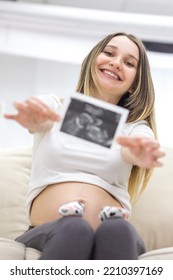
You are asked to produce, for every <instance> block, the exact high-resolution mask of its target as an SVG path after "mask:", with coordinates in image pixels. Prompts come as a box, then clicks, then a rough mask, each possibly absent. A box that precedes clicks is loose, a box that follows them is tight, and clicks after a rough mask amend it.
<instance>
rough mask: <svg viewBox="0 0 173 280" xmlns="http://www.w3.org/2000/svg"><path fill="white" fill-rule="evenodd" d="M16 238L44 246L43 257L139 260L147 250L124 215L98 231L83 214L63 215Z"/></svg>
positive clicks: (35, 246) (35, 245) (108, 221)
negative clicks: (77, 215) (82, 216)
mask: <svg viewBox="0 0 173 280" xmlns="http://www.w3.org/2000/svg"><path fill="white" fill-rule="evenodd" d="M16 241H18V242H21V243H23V244H25V245H26V246H28V247H32V248H35V249H37V250H40V251H41V252H42V255H41V257H40V259H41V260H91V259H94V260H136V259H138V256H139V255H140V254H142V253H144V252H145V246H144V243H143V241H142V240H141V238H140V237H139V235H138V233H137V232H136V230H135V229H134V227H133V226H132V225H131V224H130V223H129V222H128V221H126V220H124V219H121V218H117V219H109V220H106V221H104V222H102V223H101V225H100V226H99V227H98V228H97V230H96V231H94V230H93V229H92V228H91V226H90V225H89V224H88V223H87V222H86V221H85V220H84V219H83V218H81V217H63V218H61V219H59V220H56V221H53V222H49V223H46V224H43V225H40V226H37V227H34V228H32V229H29V230H28V231H26V232H25V233H24V234H22V235H21V236H19V237H18V238H17V239H16Z"/></svg>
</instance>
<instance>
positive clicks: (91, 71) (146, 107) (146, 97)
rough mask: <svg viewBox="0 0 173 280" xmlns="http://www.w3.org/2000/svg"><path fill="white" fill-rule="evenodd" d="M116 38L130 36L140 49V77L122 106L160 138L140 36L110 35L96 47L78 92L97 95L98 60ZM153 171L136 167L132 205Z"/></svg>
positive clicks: (86, 61)
mask: <svg viewBox="0 0 173 280" xmlns="http://www.w3.org/2000/svg"><path fill="white" fill-rule="evenodd" d="M115 36H126V37H127V38H129V39H130V40H131V41H133V42H134V43H135V44H136V45H137V47H138V49H139V63H138V67H137V73H136V77H135V80H134V83H133V85H132V88H133V93H130V94H129V92H127V93H125V94H124V95H123V96H122V98H121V99H120V101H119V103H118V105H119V106H122V107H124V108H127V109H128V110H129V116H128V119H127V122H129V123H132V122H137V121H140V120H145V121H147V123H148V125H149V126H150V128H151V129H152V130H153V132H154V135H155V138H157V131H156V123H155V114H154V101H155V92H154V86H153V81H152V77H151V71H150V66H149V61H148V57H147V53H146V49H145V46H144V44H143V43H142V41H141V40H140V39H139V38H137V37H136V36H134V35H132V34H127V33H124V32H121V33H114V34H110V35H108V36H107V37H105V38H104V39H103V40H101V41H100V42H99V43H98V44H97V45H95V47H93V49H92V50H91V51H90V52H89V54H88V55H87V57H86V58H85V59H84V61H83V63H82V66H81V72H80V77H79V81H78V84H77V87H76V91H77V92H80V93H83V94H85V95H89V96H94V91H95V90H96V89H97V90H98V89H99V86H98V84H97V79H96V74H95V61H96V58H97V56H98V55H99V54H100V53H101V52H102V51H103V50H104V48H105V47H106V45H107V44H108V43H109V41H110V40H111V39H112V38H114V37H115ZM152 171H153V169H152V168H151V169H143V168H140V167H138V166H133V167H132V170H131V174H130V178H129V183H128V192H129V194H130V198H131V203H132V204H134V203H135V202H136V200H137V199H138V198H139V196H140V194H141V193H142V192H143V191H144V189H145V187H146V186H147V183H148V181H149V179H150V177H151V174H152Z"/></svg>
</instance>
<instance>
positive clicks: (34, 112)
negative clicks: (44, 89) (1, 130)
mask: <svg viewBox="0 0 173 280" xmlns="http://www.w3.org/2000/svg"><path fill="white" fill-rule="evenodd" d="M14 107H15V108H16V109H17V111H18V112H17V114H4V117H5V118H7V119H11V120H15V121H17V122H18V123H19V124H21V125H22V126H24V127H26V128H28V129H29V130H37V129H38V128H39V127H41V126H42V125H43V124H44V123H46V122H52V123H53V122H54V121H58V120H60V116H59V115H58V114H57V113H56V112H54V111H53V110H51V109H50V108H49V107H48V106H47V105H46V104H45V103H44V102H42V101H41V100H40V99H39V98H37V97H34V96H33V97H30V98H29V99H28V100H26V101H25V102H23V103H20V102H14Z"/></svg>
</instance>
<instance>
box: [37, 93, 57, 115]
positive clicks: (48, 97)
mask: <svg viewBox="0 0 173 280" xmlns="http://www.w3.org/2000/svg"><path fill="white" fill-rule="evenodd" d="M36 97H37V98H39V99H40V100H41V101H43V102H44V103H45V104H46V105H47V106H49V108H51V109H52V110H54V111H58V109H60V108H61V104H62V100H61V99H60V98H59V97H58V96H56V95H55V94H42V95H37V96H36Z"/></svg>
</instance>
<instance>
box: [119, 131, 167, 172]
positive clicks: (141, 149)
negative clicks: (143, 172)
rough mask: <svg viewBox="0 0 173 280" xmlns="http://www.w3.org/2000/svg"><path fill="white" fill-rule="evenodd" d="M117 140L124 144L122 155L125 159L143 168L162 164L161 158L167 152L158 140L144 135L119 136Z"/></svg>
mask: <svg viewBox="0 0 173 280" xmlns="http://www.w3.org/2000/svg"><path fill="white" fill-rule="evenodd" d="M117 142H118V143H119V144H120V145H121V146H123V148H126V149H122V156H123V157H124V159H125V160H127V161H128V162H129V163H132V164H133V165H137V166H139V167H141V168H153V167H159V166H162V165H163V164H162V162H161V161H160V158H162V157H163V156H164V155H165V153H164V152H163V151H161V149H160V144H159V143H158V141H156V140H154V139H152V138H149V137H144V136H132V137H128V136H119V137H117Z"/></svg>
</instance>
